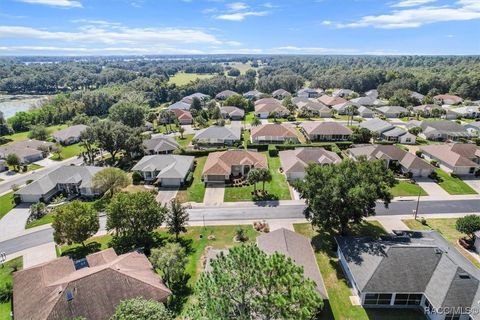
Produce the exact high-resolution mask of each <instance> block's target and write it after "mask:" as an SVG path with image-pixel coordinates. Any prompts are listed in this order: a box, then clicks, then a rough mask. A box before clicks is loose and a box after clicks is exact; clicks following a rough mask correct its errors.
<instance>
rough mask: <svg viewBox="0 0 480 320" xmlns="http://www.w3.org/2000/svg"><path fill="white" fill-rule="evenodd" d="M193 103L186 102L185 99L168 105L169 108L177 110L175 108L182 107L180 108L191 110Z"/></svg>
mask: <svg viewBox="0 0 480 320" xmlns="http://www.w3.org/2000/svg"><path fill="white" fill-rule="evenodd" d="M190 106H191V103H186V102H183V101H177V102H175V103H173V104H171V105H169V106H168V108H167V109H168V110H175V109H180V110H186V111H188V110H190Z"/></svg>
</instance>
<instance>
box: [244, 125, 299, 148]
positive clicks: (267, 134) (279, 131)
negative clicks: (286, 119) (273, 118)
mask: <svg viewBox="0 0 480 320" xmlns="http://www.w3.org/2000/svg"><path fill="white" fill-rule="evenodd" d="M250 131H251V133H250V139H251V141H252V143H285V142H287V141H288V142H291V143H298V136H297V133H296V131H295V128H293V127H292V126H291V125H290V124H287V123H267V124H262V125H259V126H256V127H252V129H251V130H250Z"/></svg>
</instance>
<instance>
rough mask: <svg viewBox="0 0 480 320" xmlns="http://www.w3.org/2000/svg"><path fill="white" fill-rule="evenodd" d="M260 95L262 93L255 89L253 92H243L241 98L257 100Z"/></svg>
mask: <svg viewBox="0 0 480 320" xmlns="http://www.w3.org/2000/svg"><path fill="white" fill-rule="evenodd" d="M262 94H263V93H262V92H260V91H258V90H256V89H255V90H251V91H248V92H245V93H244V94H243V96H244V97H245V98H247V97H254V98H259V97H260V96H261V95H262Z"/></svg>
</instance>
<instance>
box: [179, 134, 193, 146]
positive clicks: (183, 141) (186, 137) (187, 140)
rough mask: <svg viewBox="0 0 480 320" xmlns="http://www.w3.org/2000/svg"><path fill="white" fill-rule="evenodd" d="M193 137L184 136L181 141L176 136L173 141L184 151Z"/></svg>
mask: <svg viewBox="0 0 480 320" xmlns="http://www.w3.org/2000/svg"><path fill="white" fill-rule="evenodd" d="M193 136H194V135H193V134H184V135H183V139H182V138H181V137H180V136H176V137H175V140H176V141H177V143H178V144H179V145H180V147H182V148H183V149H186V148H187V146H188V145H189V144H190V142H192V139H193Z"/></svg>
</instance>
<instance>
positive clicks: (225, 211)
mask: <svg viewBox="0 0 480 320" xmlns="http://www.w3.org/2000/svg"><path fill="white" fill-rule="evenodd" d="M415 207H416V201H396V202H393V203H391V204H390V206H389V208H388V209H386V208H385V207H384V206H383V205H382V204H380V205H378V206H377V215H407V214H412V210H413V209H415ZM303 209H304V206H303V205H279V206H274V205H273V206H265V207H261V206H259V207H244V208H241V207H212V208H201V209H190V210H189V211H190V220H191V221H203V220H205V221H206V222H208V221H222V220H223V221H226V220H256V219H259V220H260V219H267V220H268V219H295V218H303V213H302V211H303ZM479 211H480V200H476V199H475V200H445V201H423V202H422V201H421V202H420V206H419V210H418V213H419V215H420V216H421V215H422V214H442V213H473V212H479ZM100 226H101V229H104V228H105V216H102V217H101V218H100ZM51 241H53V235H52V229H50V228H49V229H44V230H41V231H37V232H34V233H31V234H28V235H24V236H20V237H16V238H13V239H10V240H6V241H3V242H0V252H2V251H3V252H6V253H7V254H11V253H14V252H18V251H21V250H25V249H28V248H32V247H36V246H39V245H42V244H45V243H48V242H51Z"/></svg>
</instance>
